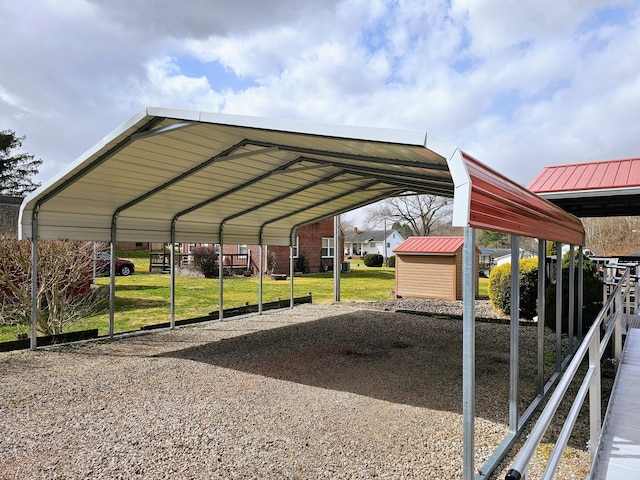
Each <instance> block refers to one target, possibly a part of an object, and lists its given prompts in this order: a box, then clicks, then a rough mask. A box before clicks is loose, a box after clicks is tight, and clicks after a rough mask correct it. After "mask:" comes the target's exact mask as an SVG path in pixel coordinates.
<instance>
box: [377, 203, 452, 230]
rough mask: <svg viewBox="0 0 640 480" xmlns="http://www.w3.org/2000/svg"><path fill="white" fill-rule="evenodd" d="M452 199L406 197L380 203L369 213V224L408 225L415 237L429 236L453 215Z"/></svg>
mask: <svg viewBox="0 0 640 480" xmlns="http://www.w3.org/2000/svg"><path fill="white" fill-rule="evenodd" d="M451 203H452V201H451V199H450V198H445V197H438V196H436V195H406V196H401V197H393V198H388V199H386V200H383V201H381V202H379V203H378V204H377V205H376V208H372V209H370V210H369V211H368V213H367V222H368V223H371V224H373V225H380V224H381V223H382V222H383V221H384V220H385V219H386V220H387V221H389V222H390V223H395V222H398V223H399V224H401V225H408V226H409V228H411V231H412V233H413V234H414V235H417V236H427V235H431V234H432V233H433V229H434V227H435V226H436V225H438V224H439V223H441V222H442V221H443V220H444V219H446V218H448V217H449V216H450V214H451V210H450V208H449V207H450V206H451Z"/></svg>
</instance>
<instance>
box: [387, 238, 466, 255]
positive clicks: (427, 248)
mask: <svg viewBox="0 0 640 480" xmlns="http://www.w3.org/2000/svg"><path fill="white" fill-rule="evenodd" d="M463 245H464V237H409V238H407V239H406V240H405V241H404V242H402V243H401V244H400V245H398V246H397V247H396V248H395V249H394V250H393V251H394V252H395V253H427V254H432V255H453V254H454V253H456V252H457V251H458V250H460V249H461V248H462V246H463Z"/></svg>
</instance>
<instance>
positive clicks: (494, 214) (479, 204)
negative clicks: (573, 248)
mask: <svg viewBox="0 0 640 480" xmlns="http://www.w3.org/2000/svg"><path fill="white" fill-rule="evenodd" d="M462 157H463V160H464V163H465V167H466V170H467V172H468V175H469V178H470V180H471V202H470V208H469V222H468V224H469V226H471V227H473V228H481V229H485V230H494V231H498V232H504V233H510V234H515V235H521V236H525V237H532V238H544V239H546V240H552V241H555V242H562V243H569V244H574V245H584V228H583V226H582V222H580V220H579V219H578V218H577V217H574V216H573V215H571V214H569V213H567V212H566V211H564V210H562V209H559V208H558V207H557V206H555V205H553V204H552V203H551V202H549V201H548V200H545V199H544V198H542V197H540V196H538V195H536V194H535V193H533V192H531V191H530V190H527V189H526V188H524V187H522V186H520V185H518V184H515V183H513V182H511V181H510V180H509V179H507V178H506V177H505V176H504V175H501V174H500V173H498V172H496V171H495V170H492V169H490V168H489V167H487V166H486V165H483V164H482V163H480V162H479V161H478V160H476V159H475V158H473V157H471V156H470V155H468V154H467V153H464V152H462ZM563 173H566V172H563ZM548 180H549V179H545V181H548Z"/></svg>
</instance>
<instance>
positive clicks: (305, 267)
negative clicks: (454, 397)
mask: <svg viewBox="0 0 640 480" xmlns="http://www.w3.org/2000/svg"><path fill="white" fill-rule="evenodd" d="M295 268H296V272H302V273H309V272H310V271H311V269H310V268H309V260H307V257H305V256H304V255H300V256H299V257H298V259H297V260H296V266H295Z"/></svg>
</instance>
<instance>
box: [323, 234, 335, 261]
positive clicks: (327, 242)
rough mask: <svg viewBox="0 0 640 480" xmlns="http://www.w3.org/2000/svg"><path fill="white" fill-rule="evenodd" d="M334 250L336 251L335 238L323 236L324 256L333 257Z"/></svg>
mask: <svg viewBox="0 0 640 480" xmlns="http://www.w3.org/2000/svg"><path fill="white" fill-rule="evenodd" d="M333 252H334V242H333V238H323V239H322V256H323V257H333Z"/></svg>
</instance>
